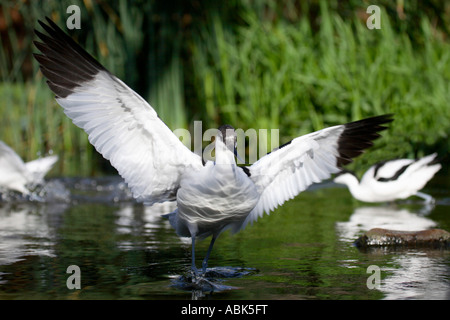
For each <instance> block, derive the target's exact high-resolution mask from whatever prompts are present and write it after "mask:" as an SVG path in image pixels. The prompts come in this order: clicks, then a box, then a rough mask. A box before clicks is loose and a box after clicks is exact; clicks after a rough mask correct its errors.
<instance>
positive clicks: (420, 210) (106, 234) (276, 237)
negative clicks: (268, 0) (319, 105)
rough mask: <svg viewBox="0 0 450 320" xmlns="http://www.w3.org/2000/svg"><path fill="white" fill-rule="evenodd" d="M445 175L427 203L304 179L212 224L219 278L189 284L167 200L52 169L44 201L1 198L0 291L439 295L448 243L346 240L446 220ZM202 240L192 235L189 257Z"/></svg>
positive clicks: (448, 267)
mask: <svg viewBox="0 0 450 320" xmlns="http://www.w3.org/2000/svg"><path fill="white" fill-rule="evenodd" d="M449 180H450V179H449V177H448V175H446V174H442V175H437V176H436V177H435V178H434V179H433V180H432V181H431V182H430V183H429V184H428V185H427V187H426V188H425V189H424V190H423V191H424V192H426V193H428V194H431V195H432V196H433V197H435V199H436V203H435V204H434V205H433V206H426V205H424V204H423V203H422V202H421V200H420V199H418V198H410V199H408V200H406V201H402V202H399V203H396V204H380V205H367V204H364V203H361V202H358V201H356V200H354V199H353V198H352V197H351V196H350V194H349V192H348V190H347V189H345V188H343V187H339V186H337V185H335V184H332V183H324V184H320V185H316V186H313V187H312V188H311V189H309V190H308V191H306V192H304V193H302V194H300V195H299V196H297V197H296V198H295V199H293V200H291V201H289V202H287V203H285V204H284V205H283V206H282V207H280V208H278V209H277V210H276V211H275V212H273V213H272V214H271V215H270V216H268V215H265V216H264V217H263V218H262V219H259V220H258V221H257V222H255V223H254V224H253V225H252V226H248V227H247V228H246V229H245V230H244V231H242V232H240V233H238V234H236V235H231V234H230V233H228V232H227V233H224V234H223V235H221V236H220V237H219V238H218V240H217V241H216V244H215V247H214V250H213V251H212V254H211V258H210V262H209V266H210V268H211V269H210V272H211V273H213V271H218V272H217V274H214V275H213V280H212V281H213V282H214V283H215V284H217V285H218V287H217V288H221V289H223V290H216V291H215V292H201V291H200V292H199V291H198V290H193V289H189V288H186V287H183V286H181V285H180V282H179V281H180V277H182V276H184V277H185V276H186V275H188V274H189V269H190V263H191V247H190V240H189V239H180V238H179V237H178V236H177V235H176V234H175V232H174V230H173V229H172V228H171V226H170V225H169V223H168V221H167V220H165V219H163V218H161V215H162V214H165V213H168V212H171V211H172V210H173V209H174V205H173V204H170V203H168V204H160V205H155V206H152V207H146V206H143V205H142V204H138V203H135V202H134V201H133V200H132V197H131V194H130V193H129V191H128V189H127V188H126V186H125V184H124V183H123V182H122V181H121V180H120V179H119V178H116V177H109V178H98V179H72V178H70V179H69V178H66V179H52V180H49V181H48V183H47V185H46V187H45V188H46V189H45V190H43V191H41V192H40V193H39V196H41V198H42V199H43V200H44V201H37V200H34V201H23V200H21V201H19V200H20V199H19V200H18V199H11V197H9V198H7V197H5V196H3V201H2V202H0V299H1V300H5V299H80V300H90V299H183V300H186V299H209V300H228V299H230V300H231V299H233V300H244V299H246V300H248V299H251V300H253V299H255V300H259V299H264V300H275V299H277V300H279V299H281V300H288V299H295V300H297V299H302V300H303V299H307V300H310V299H324V300H329V299H333V300H334V299H345V300H361V299H364V300H367V299H369V300H379V299H450V251H449V250H448V249H445V248H444V249H443V248H441V249H431V248H428V249H427V248H407V249H404V248H383V247H381V248H374V249H370V250H360V249H358V248H356V247H355V246H354V245H353V242H354V241H355V240H356V239H357V238H358V236H360V235H361V234H362V233H363V232H365V231H368V230H369V229H371V228H374V227H382V228H386V229H395V230H423V229H430V228H440V229H444V230H447V231H450V210H449V208H450V192H449V190H450V184H449ZM42 199H41V200H42ZM208 244H209V241H208V239H207V240H204V241H198V242H197V244H196V247H197V261H198V264H199V265H198V267H200V263H201V260H202V259H203V257H204V255H205V254H206V251H207V248H208ZM70 266H76V267H77V268H78V270H79V278H78V280H76V279H74V278H73V277H71V276H72V275H75V274H76V273H73V271H70V270H71V269H69V271H68V268H69V267H70ZM230 270H231V271H230ZM228 271H230V273H227V272H228ZM377 280H379V282H377ZM77 281H78V282H77ZM76 283H79V285H80V288H79V289H77V288H70V287H71V285H74V284H76Z"/></svg>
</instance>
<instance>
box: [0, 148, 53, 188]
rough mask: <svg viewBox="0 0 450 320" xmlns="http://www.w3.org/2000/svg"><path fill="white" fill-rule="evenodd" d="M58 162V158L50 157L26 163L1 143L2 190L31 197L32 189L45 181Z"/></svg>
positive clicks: (0, 182) (0, 177)
mask: <svg viewBox="0 0 450 320" xmlns="http://www.w3.org/2000/svg"><path fill="white" fill-rule="evenodd" d="M56 161H58V156H48V157H44V158H39V159H36V160H33V161H30V162H26V163H24V162H23V160H22V159H21V158H20V157H19V156H18V155H17V153H15V152H14V150H13V149H11V148H10V147H9V146H7V145H6V144H5V143H4V142H3V141H0V188H2V189H6V190H14V191H19V192H21V193H23V194H24V195H30V189H33V188H34V187H36V186H37V185H39V184H41V183H42V182H43V181H44V177H45V175H46V174H47V172H48V171H50V169H51V168H52V167H53V165H54V164H55V163H56Z"/></svg>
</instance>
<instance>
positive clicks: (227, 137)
mask: <svg viewBox="0 0 450 320" xmlns="http://www.w3.org/2000/svg"><path fill="white" fill-rule="evenodd" d="M217 130H218V131H217V136H216V139H220V140H221V141H222V142H223V143H224V144H225V145H226V146H227V148H228V150H230V151H231V152H233V153H234V155H235V156H236V157H237V158H238V159H239V161H242V162H243V160H242V158H241V157H240V156H239V154H238V153H237V150H236V146H237V135H236V131H235V130H234V128H233V126H231V125H229V124H224V125H222V126H220V127H219V128H218V129H217Z"/></svg>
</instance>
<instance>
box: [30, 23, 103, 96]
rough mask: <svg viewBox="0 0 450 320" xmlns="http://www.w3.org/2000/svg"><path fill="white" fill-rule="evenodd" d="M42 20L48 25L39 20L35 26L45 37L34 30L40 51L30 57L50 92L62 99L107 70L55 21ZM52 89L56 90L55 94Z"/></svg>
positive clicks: (36, 43)
mask: <svg viewBox="0 0 450 320" xmlns="http://www.w3.org/2000/svg"><path fill="white" fill-rule="evenodd" d="M45 20H46V21H47V24H46V23H45V22H44V21H42V20H38V23H39V24H40V25H41V27H42V28H43V29H44V31H45V32H46V33H47V34H44V33H42V32H40V31H38V30H36V29H35V30H34V32H35V34H36V36H37V37H38V38H39V39H40V40H41V41H42V42H39V41H33V43H34V45H35V46H36V48H37V49H38V50H39V51H40V53H33V56H34V58H35V59H36V60H37V61H38V63H39V67H40V69H41V71H42V73H43V74H44V75H45V76H46V77H47V78H48V80H49V81H50V82H49V83H52V84H53V86H50V89H51V90H52V91H53V92H54V93H55V94H57V95H58V96H59V97H62V98H65V97H66V96H68V95H70V94H71V93H73V91H74V88H76V87H77V86H82V85H83V83H85V82H87V81H90V80H92V79H93V78H94V77H95V76H96V75H97V73H98V72H99V71H107V70H106V69H105V68H104V67H103V66H102V65H101V64H100V62H98V61H97V60H96V59H95V58H93V57H92V56H91V55H90V54H89V53H88V52H86V51H85V50H84V49H83V48H82V47H81V46H80V45H79V44H78V43H76V42H75V41H74V40H73V39H72V38H71V37H70V36H69V35H67V34H66V33H65V32H64V31H63V30H62V29H61V28H60V27H58V25H57V24H56V23H55V22H54V21H52V20H51V19H50V18H49V17H45ZM46 71H47V72H46ZM49 71H52V72H49ZM55 88H58V89H57V91H55V90H54V89H55Z"/></svg>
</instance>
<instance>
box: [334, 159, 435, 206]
mask: <svg viewBox="0 0 450 320" xmlns="http://www.w3.org/2000/svg"><path fill="white" fill-rule="evenodd" d="M435 158H436V153H433V154H431V155H428V156H426V157H423V158H421V159H417V160H412V159H395V160H389V161H383V162H380V163H378V164H376V165H374V166H372V167H370V168H369V170H367V171H366V173H364V175H363V176H362V178H361V181H358V178H357V177H356V176H355V174H354V173H352V172H349V171H343V172H342V173H340V174H338V175H337V176H336V178H334V182H336V183H339V184H344V185H346V186H347V187H348V189H349V190H350V193H351V194H352V195H353V197H355V198H356V199H358V200H360V201H363V202H391V201H395V200H398V199H406V198H409V197H411V196H418V197H420V198H422V199H424V200H425V202H427V203H429V202H432V201H433V200H434V199H433V197H431V196H430V195H428V194H425V193H422V192H419V190H421V189H422V188H423V187H425V185H426V184H427V183H428V181H429V180H431V178H433V176H434V175H435V174H436V172H438V171H439V170H440V169H441V165H440V164H439V163H436V162H435Z"/></svg>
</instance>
